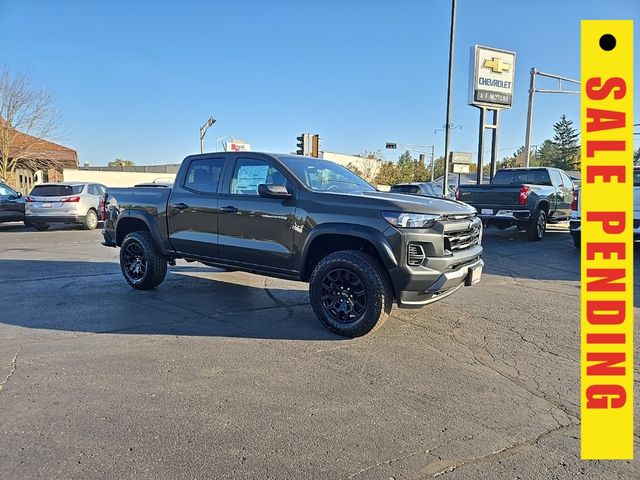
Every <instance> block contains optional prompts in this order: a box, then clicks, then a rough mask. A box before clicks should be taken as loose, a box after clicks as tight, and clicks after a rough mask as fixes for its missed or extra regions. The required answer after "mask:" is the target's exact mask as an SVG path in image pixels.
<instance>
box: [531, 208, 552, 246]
mask: <svg viewBox="0 0 640 480" xmlns="http://www.w3.org/2000/svg"><path fill="white" fill-rule="evenodd" d="M546 230H547V214H546V212H545V211H544V210H539V209H538V210H536V211H535V212H534V213H533V219H532V220H531V222H529V225H527V237H528V238H529V240H532V241H540V240H542V237H544V232H545V231H546Z"/></svg>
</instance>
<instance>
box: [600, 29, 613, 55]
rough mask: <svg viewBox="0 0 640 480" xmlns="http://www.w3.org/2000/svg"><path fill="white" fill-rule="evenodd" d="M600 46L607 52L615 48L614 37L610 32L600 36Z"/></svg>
mask: <svg viewBox="0 0 640 480" xmlns="http://www.w3.org/2000/svg"><path fill="white" fill-rule="evenodd" d="M600 48H601V49H602V50H604V51H606V52H609V51H611V50H613V49H614V48H616V37H614V36H613V35H611V34H610V33H605V34H604V35H602V36H601V37H600Z"/></svg>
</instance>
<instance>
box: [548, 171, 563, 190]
mask: <svg viewBox="0 0 640 480" xmlns="http://www.w3.org/2000/svg"><path fill="white" fill-rule="evenodd" d="M549 174H550V175H551V182H552V183H553V185H554V186H556V187H562V186H563V183H562V177H561V176H560V174H559V173H558V172H557V171H556V170H549Z"/></svg>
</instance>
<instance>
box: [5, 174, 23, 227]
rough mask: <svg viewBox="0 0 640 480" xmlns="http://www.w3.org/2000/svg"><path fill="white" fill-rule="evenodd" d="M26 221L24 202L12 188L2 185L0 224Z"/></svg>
mask: <svg viewBox="0 0 640 480" xmlns="http://www.w3.org/2000/svg"><path fill="white" fill-rule="evenodd" d="M18 220H24V200H23V199H22V198H21V195H19V194H18V192H16V191H15V190H13V189H12V188H9V187H8V186H7V185H5V184H3V183H0V222H13V221H18Z"/></svg>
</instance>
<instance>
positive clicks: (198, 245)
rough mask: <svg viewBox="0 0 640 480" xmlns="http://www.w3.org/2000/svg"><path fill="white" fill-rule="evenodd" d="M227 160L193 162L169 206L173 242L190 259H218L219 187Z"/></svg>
mask: <svg viewBox="0 0 640 480" xmlns="http://www.w3.org/2000/svg"><path fill="white" fill-rule="evenodd" d="M225 161H226V159H225V158H224V157H218V156H216V157H215V158H197V159H193V160H191V161H190V164H189V165H188V167H187V168H188V170H187V172H186V174H185V176H184V177H182V178H181V179H176V180H177V181H176V184H175V185H174V186H173V190H172V191H171V195H170V197H169V204H168V206H167V222H168V227H169V239H170V241H171V244H172V245H173V247H174V248H175V249H176V251H177V252H178V253H179V254H180V255H181V256H184V257H187V258H202V259H207V258H216V257H217V256H218V195H217V194H218V187H219V185H220V179H221V178H222V171H223V168H224V164H225Z"/></svg>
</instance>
